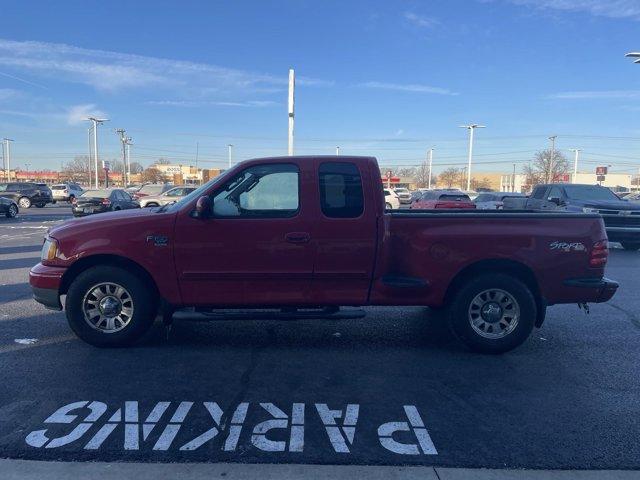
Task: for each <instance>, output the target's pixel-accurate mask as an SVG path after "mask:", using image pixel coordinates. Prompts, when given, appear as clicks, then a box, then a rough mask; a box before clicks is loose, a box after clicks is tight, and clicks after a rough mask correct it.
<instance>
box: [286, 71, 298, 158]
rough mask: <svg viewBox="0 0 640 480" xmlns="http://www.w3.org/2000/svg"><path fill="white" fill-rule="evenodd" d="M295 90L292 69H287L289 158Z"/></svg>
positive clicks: (291, 152)
mask: <svg viewBox="0 0 640 480" xmlns="http://www.w3.org/2000/svg"><path fill="white" fill-rule="evenodd" d="M295 88H296V74H295V72H294V71H293V68H290V69H289V102H288V107H289V138H288V139H289V145H288V148H287V152H288V154H289V156H291V155H293V120H294V117H295V105H294V102H295Z"/></svg>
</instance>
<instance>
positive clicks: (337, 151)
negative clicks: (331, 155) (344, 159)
mask: <svg viewBox="0 0 640 480" xmlns="http://www.w3.org/2000/svg"><path fill="white" fill-rule="evenodd" d="M339 155H340V147H336V157H337V156H339Z"/></svg>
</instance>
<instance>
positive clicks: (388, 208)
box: [384, 203, 393, 210]
mask: <svg viewBox="0 0 640 480" xmlns="http://www.w3.org/2000/svg"><path fill="white" fill-rule="evenodd" d="M384 208H386V209H387V210H392V209H393V207H392V206H391V204H390V203H385V204H384Z"/></svg>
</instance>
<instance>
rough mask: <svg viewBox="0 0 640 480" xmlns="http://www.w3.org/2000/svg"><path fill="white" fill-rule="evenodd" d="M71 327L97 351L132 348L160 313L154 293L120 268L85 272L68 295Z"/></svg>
mask: <svg viewBox="0 0 640 480" xmlns="http://www.w3.org/2000/svg"><path fill="white" fill-rule="evenodd" d="M65 310H66V314H67V321H68V322H69V326H70V327H71V329H72V330H73V331H74V332H75V334H76V335H78V337H80V338H81V339H82V340H84V341H85V342H87V343H89V344H91V345H95V346H96V347H122V346H127V345H131V344H132V343H134V342H135V341H136V340H138V339H139V338H140V337H142V335H144V334H145V332H146V331H147V330H148V329H149V328H150V327H151V325H152V324H153V321H154V319H155V316H156V313H157V301H156V297H155V294H154V292H153V291H151V290H150V289H149V287H148V286H147V285H145V282H143V281H142V280H141V279H140V278H139V277H138V276H136V275H134V274H132V273H129V272H128V271H126V270H123V269H121V268H117V267H109V266H97V267H92V268H90V269H88V270H85V271H84V272H82V273H81V274H80V275H78V277H77V278H76V279H75V280H74V281H73V283H72V284H71V286H70V287H69V291H68V292H67V298H66V302H65Z"/></svg>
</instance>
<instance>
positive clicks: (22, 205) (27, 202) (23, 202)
mask: <svg viewBox="0 0 640 480" xmlns="http://www.w3.org/2000/svg"><path fill="white" fill-rule="evenodd" d="M18 205H20V208H31V200H29V198H28V197H22V198H21V199H20V200H18Z"/></svg>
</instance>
